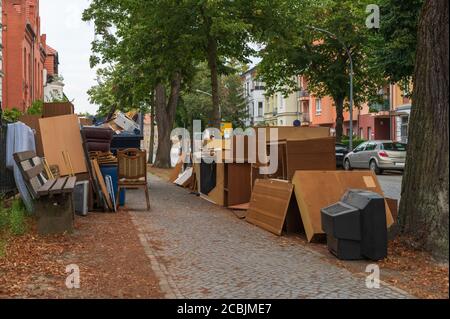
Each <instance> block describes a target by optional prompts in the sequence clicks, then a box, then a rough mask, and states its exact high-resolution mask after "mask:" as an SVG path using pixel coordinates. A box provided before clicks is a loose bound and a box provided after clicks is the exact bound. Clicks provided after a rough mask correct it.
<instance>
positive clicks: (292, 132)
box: [255, 126, 330, 141]
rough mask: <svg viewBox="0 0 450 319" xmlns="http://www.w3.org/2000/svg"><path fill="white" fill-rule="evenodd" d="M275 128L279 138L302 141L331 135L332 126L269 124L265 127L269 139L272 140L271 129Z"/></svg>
mask: <svg viewBox="0 0 450 319" xmlns="http://www.w3.org/2000/svg"><path fill="white" fill-rule="evenodd" d="M274 128H276V129H278V140H288V139H290V140H297V141H300V140H309V139H313V138H323V137H329V136H330V128H328V127H293V126H268V127H265V129H266V139H267V141H269V140H270V129H274ZM255 130H258V128H255ZM257 133H258V132H257Z"/></svg>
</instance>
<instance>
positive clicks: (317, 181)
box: [292, 171, 394, 242]
mask: <svg viewBox="0 0 450 319" xmlns="http://www.w3.org/2000/svg"><path fill="white" fill-rule="evenodd" d="M292 183H293V184H294V187H295V188H294V189H295V195H296V198H297V202H298V206H299V208H300V214H301V216H302V222H303V226H304V228H305V232H306V236H307V238H308V241H310V242H311V241H314V240H315V239H316V238H318V237H320V236H324V231H323V229H322V221H321V213H320V211H321V209H322V208H325V207H327V206H330V205H332V204H334V203H336V202H339V201H340V200H341V198H342V196H343V195H344V193H345V192H346V191H347V190H348V189H364V190H369V191H372V192H375V193H377V194H380V195H381V196H384V194H383V191H382V189H381V186H380V184H379V182H378V179H377V177H376V175H375V174H374V173H373V172H371V171H352V172H347V171H297V172H296V173H295V175H294V178H293V181H292ZM386 222H387V225H388V228H389V227H391V226H392V225H393V223H394V219H393V217H392V213H391V210H390V208H389V205H388V204H387V203H386Z"/></svg>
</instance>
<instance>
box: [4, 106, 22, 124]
mask: <svg viewBox="0 0 450 319" xmlns="http://www.w3.org/2000/svg"><path fill="white" fill-rule="evenodd" d="M21 116H22V112H21V111H19V110H18V109H17V108H15V107H14V108H12V109H10V110H9V109H5V110H3V119H4V120H5V121H6V122H9V123H14V122H17V121H18V120H19V117H21Z"/></svg>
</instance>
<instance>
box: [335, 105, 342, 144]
mask: <svg viewBox="0 0 450 319" xmlns="http://www.w3.org/2000/svg"><path fill="white" fill-rule="evenodd" d="M333 99H334V103H335V104H336V142H337V143H340V142H341V141H342V134H343V131H344V128H343V126H344V99H343V98H333Z"/></svg>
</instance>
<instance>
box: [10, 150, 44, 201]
mask: <svg viewBox="0 0 450 319" xmlns="http://www.w3.org/2000/svg"><path fill="white" fill-rule="evenodd" d="M14 160H15V161H16V163H17V165H18V166H19V169H20V171H21V173H22V176H23V178H24V180H25V183H26V185H27V187H28V190H29V191H30V193H31V195H32V196H33V198H34V199H37V198H39V197H40V196H39V189H40V188H41V187H42V186H43V185H44V184H45V183H46V182H47V179H46V178H45V176H44V174H43V173H44V164H43V163H42V160H41V158H40V157H38V156H36V153H35V152H21V153H15V154H14Z"/></svg>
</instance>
